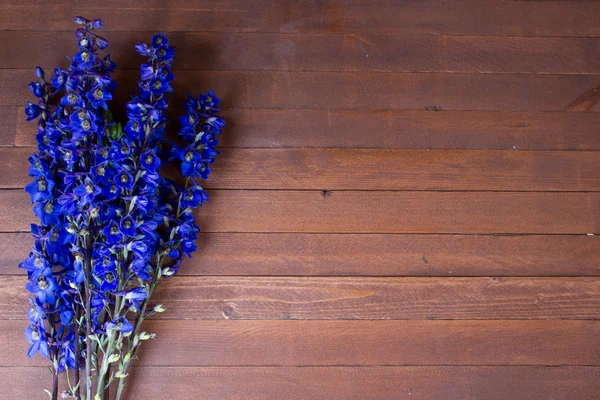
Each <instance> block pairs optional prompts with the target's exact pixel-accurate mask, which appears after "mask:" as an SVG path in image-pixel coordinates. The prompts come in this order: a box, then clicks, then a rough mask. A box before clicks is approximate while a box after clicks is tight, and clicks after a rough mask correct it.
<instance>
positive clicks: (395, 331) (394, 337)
mask: <svg viewBox="0 0 600 400" xmlns="http://www.w3.org/2000/svg"><path fill="white" fill-rule="evenodd" d="M26 325H27V321H1V322H0V333H1V335H0V337H2V338H3V340H1V341H0V349H1V350H2V351H0V366H45V365H46V362H47V360H45V359H44V358H43V357H41V356H39V355H36V356H35V357H34V358H31V359H27V358H26V357H25V356H24V354H25V353H26V351H27V348H28V343H27V340H25V338H24V336H23V330H24V329H25V327H26ZM144 327H145V328H144V329H146V330H147V331H148V332H156V334H157V338H156V339H155V340H153V341H150V342H147V345H144V346H143V347H142V351H141V352H140V363H139V364H136V365H135V367H138V366H140V364H141V365H149V366H161V367H162V366H177V367H191V366H196V367H197V366H232V367H240V366H303V367H306V366H344V365H345V366H361V365H362V366H373V365H393V366H420V365H490V366H491V365H506V366H508V365H515V366H516V365H553V366H558V365H573V366H576V365H594V366H598V365H600V345H599V344H598V340H597V337H598V333H599V331H600V322H599V321H147V322H146V325H144ZM135 367H134V368H135Z"/></svg>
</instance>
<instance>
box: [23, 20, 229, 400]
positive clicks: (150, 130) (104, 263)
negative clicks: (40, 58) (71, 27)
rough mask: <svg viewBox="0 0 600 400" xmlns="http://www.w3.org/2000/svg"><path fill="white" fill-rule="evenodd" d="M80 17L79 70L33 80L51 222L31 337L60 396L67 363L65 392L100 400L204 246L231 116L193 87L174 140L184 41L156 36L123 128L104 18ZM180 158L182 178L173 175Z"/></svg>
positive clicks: (38, 187) (42, 233)
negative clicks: (171, 283)
mask: <svg viewBox="0 0 600 400" xmlns="http://www.w3.org/2000/svg"><path fill="white" fill-rule="evenodd" d="M75 22H76V23H77V24H79V25H80V28H79V29H77V31H76V37H77V43H78V46H79V51H78V52H77V54H76V55H75V56H74V57H73V58H72V59H71V63H70V66H69V69H68V70H61V69H59V68H56V69H55V71H54V76H53V77H52V79H51V81H50V82H48V81H47V80H46V78H45V74H44V71H42V69H41V68H37V69H36V74H37V77H38V82H33V83H31V84H30V85H29V88H30V90H31V92H32V93H33V94H34V96H36V97H37V98H38V99H39V100H38V103H37V104H33V103H28V104H27V107H26V109H25V113H26V115H27V119H28V120H32V119H36V118H39V122H38V133H37V136H36V138H37V141H38V154H34V155H32V156H31V157H30V163H31V167H30V175H31V176H32V177H33V178H34V181H33V182H32V183H31V184H29V185H27V188H26V190H27V192H28V193H29V194H30V195H31V200H32V203H33V205H34V207H33V209H34V212H35V214H36V215H37V216H38V218H39V220H40V223H39V224H38V225H34V226H32V233H33V236H34V239H35V243H34V247H33V250H32V252H31V254H30V255H29V257H28V258H27V259H26V260H25V261H24V262H23V263H22V264H21V265H20V266H21V267H22V268H24V269H26V270H27V274H28V278H29V283H28V285H27V289H28V290H29V292H30V293H31V294H32V298H31V307H30V311H29V314H28V316H29V321H30V324H29V327H28V329H27V330H26V336H27V338H28V340H29V342H30V344H31V347H30V350H29V355H30V356H31V355H33V354H34V353H36V352H40V353H42V354H43V355H44V356H46V357H48V358H49V359H50V360H51V363H52V370H53V377H54V379H53V389H52V391H51V392H50V395H51V397H52V399H56V398H57V381H58V380H57V378H58V374H59V373H60V372H61V371H63V370H67V371H68V370H69V369H70V370H73V371H74V374H73V375H74V377H75V382H74V384H71V383H69V385H70V388H69V391H67V392H66V393H65V395H66V396H72V397H75V398H77V399H85V400H92V399H93V400H99V399H102V398H103V396H106V395H107V394H108V389H109V387H110V384H111V382H113V380H115V379H117V380H118V381H119V383H118V389H117V393H116V399H120V398H121V396H122V394H123V387H124V383H125V379H126V377H127V376H128V369H129V367H130V364H131V361H132V360H133V359H135V357H136V355H137V351H138V349H139V348H140V345H141V343H142V342H143V341H145V340H147V339H149V338H152V337H154V335H153V334H150V333H146V332H144V331H142V330H141V327H142V323H143V321H144V320H145V319H146V318H148V317H150V316H152V315H153V314H155V313H159V312H163V311H165V309H164V307H162V306H161V305H155V306H152V305H151V304H150V298H151V295H152V294H153V292H154V290H155V288H156V287H157V286H158V285H159V284H160V283H161V281H162V280H163V279H164V278H166V277H169V276H172V275H173V274H175V273H176V272H177V271H178V269H179V266H180V264H181V261H182V258H183V256H184V255H188V256H191V253H193V252H194V251H195V250H196V245H195V240H196V238H197V234H198V232H199V228H198V226H197V225H196V223H195V221H194V217H193V210H194V209H195V208H197V207H198V206H200V205H202V203H203V202H204V201H206V200H207V199H208V196H207V195H206V193H205V192H204V190H203V189H202V187H201V185H200V180H201V179H206V178H207V177H208V174H209V173H210V164H211V163H212V162H213V161H214V158H215V156H216V155H217V154H218V152H217V151H216V150H215V146H216V145H217V140H216V138H215V136H216V135H217V134H219V133H220V132H221V128H222V127H223V126H224V122H223V120H222V119H221V118H220V117H219V116H218V112H219V109H218V103H219V99H218V98H217V97H216V96H215V95H214V93H213V92H212V91H211V92H209V93H208V94H206V95H200V96H199V98H192V97H190V98H189V99H188V100H187V102H186V103H185V108H186V111H187V114H186V115H185V116H184V117H182V118H181V123H182V128H181V132H180V134H179V138H178V139H177V140H178V144H175V143H173V142H171V141H169V140H166V139H165V131H166V125H167V119H166V108H167V105H168V101H167V95H168V94H169V93H171V92H172V91H173V87H172V81H173V73H172V71H171V63H172V61H173V58H174V54H175V50H174V48H173V47H171V46H170V45H169V42H168V39H167V38H166V37H165V36H164V35H163V34H157V35H155V36H153V38H152V43H151V44H150V45H146V44H144V43H140V44H138V45H137V46H136V50H137V51H138V52H139V53H141V54H142V55H143V56H145V57H147V62H146V63H144V64H142V66H141V68H140V79H139V82H138V85H137V86H138V89H139V94H138V95H136V96H134V97H133V98H132V99H131V101H130V102H128V103H127V108H126V112H127V121H126V123H125V127H124V128H123V127H122V125H121V124H120V123H119V122H117V121H114V120H113V117H112V113H111V112H110V110H109V105H110V100H112V96H113V90H114V88H115V83H114V82H113V81H112V79H111V73H112V72H113V70H114V68H115V64H114V62H112V60H111V59H110V56H109V55H107V56H105V57H103V58H102V57H101V56H100V55H99V50H103V49H105V48H106V47H107V46H108V42H107V41H106V40H105V39H104V38H102V37H100V36H98V35H97V34H96V33H95V32H94V30H95V29H98V28H101V27H102V21H100V20H87V19H85V18H82V17H77V18H75ZM181 142H183V143H185V144H184V145H181ZM170 162H171V163H177V164H178V165H179V167H180V172H181V175H182V176H183V177H182V178H181V179H178V178H175V177H172V178H174V179H167V178H166V177H164V176H163V175H165V174H166V173H163V172H162V167H163V166H164V165H165V164H167V163H170ZM80 370H82V371H83V375H84V377H83V378H82V379H81V380H80V379H79V374H80ZM83 389H84V390H83Z"/></svg>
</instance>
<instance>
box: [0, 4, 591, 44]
mask: <svg viewBox="0 0 600 400" xmlns="http://www.w3.org/2000/svg"><path fill="white" fill-rule="evenodd" d="M1 7H2V8H3V10H2V13H1V14H0V30H42V31H48V30H72V29H73V23H72V19H73V16H74V15H89V14H93V16H94V17H95V18H102V19H103V20H104V21H105V22H106V24H105V27H104V31H115V30H116V31H122V30H131V31H148V30H150V31H235V32H238V31H250V32H255V31H259V32H283V33H297V32H298V33H310V32H323V33H350V32H352V33H361V32H385V33H389V32H403V33H426V34H456V35H508V36H600V28H599V26H600V17H599V15H600V14H599V11H600V6H599V5H598V4H595V3H590V2H585V3H575V2H550V3H538V2H504V1H502V2H481V1H476V0H467V1H461V2H460V3H458V2H452V1H434V0H427V1H419V2H402V3H396V2H386V3H383V4H382V3H381V2H376V1H372V0H371V1H356V2H352V3H347V2H344V1H343V0H326V1H316V0H310V1H304V2H301V3H297V2H294V1H292V0H287V1H282V2H277V3H272V2H268V1H266V0H252V1H247V0H225V1H219V2H197V1H194V0H179V1H175V2H172V1H170V2H169V3H168V4H167V3H164V2H160V1H157V0H145V1H144V0H141V1H139V0H138V1H130V2H128V3H127V5H126V7H124V6H123V3H122V2H120V1H119V0H110V1H104V2H103V3H102V4H98V3H96V2H93V1H91V0H85V1H78V2H77V3H75V4H74V3H72V2H70V1H65V0H62V1H58V2H54V3H52V4H48V5H47V4H44V5H43V6H42V5H41V4H40V3H37V4H36V3H34V4H32V3H31V2H29V1H23V0H19V1H11V2H8V1H5V2H3V4H2V5H1ZM163 10H165V11H163ZM166 10H168V11H166ZM48 15H52V18H48V17H47V16H48Z"/></svg>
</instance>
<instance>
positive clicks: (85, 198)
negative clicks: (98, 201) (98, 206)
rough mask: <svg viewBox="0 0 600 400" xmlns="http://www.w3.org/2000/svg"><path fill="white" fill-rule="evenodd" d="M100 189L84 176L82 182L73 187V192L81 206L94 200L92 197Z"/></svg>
mask: <svg viewBox="0 0 600 400" xmlns="http://www.w3.org/2000/svg"><path fill="white" fill-rule="evenodd" d="M101 191H102V190H101V189H100V188H99V187H98V186H96V185H94V183H93V182H92V180H91V179H90V178H85V180H84V181H83V183H82V184H81V185H79V186H77V187H76V188H75V189H73V194H74V195H75V196H78V197H79V201H80V202H81V205H82V206H85V205H87V204H89V203H92V202H93V201H94V197H96V195H98V194H99V193H100V192H101Z"/></svg>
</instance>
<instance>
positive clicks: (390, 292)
mask: <svg viewBox="0 0 600 400" xmlns="http://www.w3.org/2000/svg"><path fill="white" fill-rule="evenodd" d="M26 281H27V279H26V277H22V276H3V277H0V306H1V307H0V319H23V318H26V311H27V308H28V302H27V293H26V291H25V290H23V287H24V286H25V284H26ZM153 299H154V301H155V302H156V303H157V304H158V303H160V304H163V305H164V306H165V307H166V308H167V310H168V312H166V313H163V314H159V315H157V318H160V319H207V320H212V319H260V320H262V319H282V320H286V319H303V320H317V319H323V320H326V319H600V279H599V278H497V277H493V278H434V277H430V278H367V277H357V278H354V277H343V278H335V277H326V278H320V277H310V278H309V277H175V278H171V279H169V280H168V281H166V282H164V283H163V284H161V285H160V287H159V288H158V289H157V291H156V293H155V294H154V296H153Z"/></svg>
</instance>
